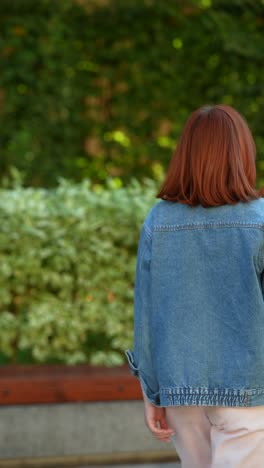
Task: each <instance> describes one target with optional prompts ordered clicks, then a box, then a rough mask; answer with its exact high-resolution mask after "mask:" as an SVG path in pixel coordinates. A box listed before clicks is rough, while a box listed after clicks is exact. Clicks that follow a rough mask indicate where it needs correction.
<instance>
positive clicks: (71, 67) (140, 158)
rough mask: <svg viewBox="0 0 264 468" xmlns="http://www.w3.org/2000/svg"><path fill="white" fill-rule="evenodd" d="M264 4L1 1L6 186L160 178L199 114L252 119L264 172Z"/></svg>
mask: <svg viewBox="0 0 264 468" xmlns="http://www.w3.org/2000/svg"><path fill="white" fill-rule="evenodd" d="M263 24H264V2H263V0H233V1H230V0H178V1H175V0H163V1H160V0H126V1H124V0H78V1H77V0H63V1H55V2H54V1H53V0H38V1H37V2H36V1H35V0H34V1H33V0H12V1H10V0H1V3H0V31H1V33H0V57H1V62H0V63H1V76H0V114H1V119H2V123H1V137H2V149H1V159H0V161H1V162H0V167H1V174H2V177H3V181H4V180H6V177H7V176H8V175H9V173H10V167H16V168H18V169H19V171H22V173H23V174H24V182H25V185H34V186H41V185H42V186H56V183H57V179H58V176H59V175H62V176H63V177H64V178H71V179H73V180H75V181H80V180H81V179H83V178H85V177H88V178H90V179H91V180H92V181H93V182H104V181H105V180H106V179H107V177H108V176H109V175H110V176H118V177H120V178H121V179H122V180H123V181H125V183H127V182H128V181H129V180H130V178H131V176H133V177H137V178H138V179H142V177H145V176H150V177H151V178H156V177H157V176H159V175H160V173H161V172H162V168H163V167H166V166H167V163H168V160H169V158H170V156H171V153H172V150H173V148H174V147H175V145H176V142H177V139H178V136H179V133H180V132H181V129H182V126H183V124H184V122H185V120H186V118H187V116H188V115H189V113H190V112H191V111H192V110H194V109H195V108H196V107H198V106H200V105H202V104H205V103H219V102H224V103H227V104H231V105H234V106H235V107H236V108H238V110H239V111H240V112H242V114H243V115H245V116H246V118H247V119H248V122H249V124H250V126H251V128H252V130H253V134H254V136H255V139H256V142H257V148H258V169H259V174H260V176H261V175H262V174H264V137H263V106H264V87H263V64H262V62H263V41H264V34H263Z"/></svg>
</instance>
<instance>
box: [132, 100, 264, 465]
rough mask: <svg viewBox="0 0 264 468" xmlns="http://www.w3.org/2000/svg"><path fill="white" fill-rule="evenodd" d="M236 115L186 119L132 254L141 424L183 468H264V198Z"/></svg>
mask: <svg viewBox="0 0 264 468" xmlns="http://www.w3.org/2000/svg"><path fill="white" fill-rule="evenodd" d="M255 158H256V151H255V144H254V141H253V138H252V135H251V133H250V130H249V128H248V126H247V124H246V122H245V120H244V119H243V118H242V117H241V115H240V114H239V113H238V112H237V111H236V110H235V109H233V108H232V107H230V106H226V105H215V106H205V107H202V108H200V109H198V110H196V111H195V112H194V113H193V114H192V115H191V116H190V118H189V120H188V121H187V123H186V125H185V127H184V129H183V132H182V135H181V138H180V140H179V143H178V146H177V149H176V152H175V155H174V156H173V158H172V160H171V163H170V166H169V170H168V174H167V176H166V179H165V181H164V183H163V185H162V187H161V190H160V192H159V193H158V195H157V197H158V198H160V199H161V200H160V201H159V202H158V203H156V204H155V205H154V206H153V208H152V209H151V210H150V212H149V213H148V215H147V217H146V219H145V222H144V224H143V227H142V230H141V235H140V241H139V247H138V255H137V267H136V278H135V302H134V351H131V350H126V355H127V358H128V361H129V365H130V369H131V372H132V373H133V374H134V375H135V376H137V377H138V378H139V380H140V384H141V387H142V392H143V398H144V405H145V421H146V424H147V426H148V428H149V429H150V430H151V431H152V433H153V434H154V436H156V437H157V438H158V439H159V440H163V441H169V440H172V441H173V443H174V445H175V447H176V450H177V452H178V454H179V456H180V458H181V461H182V467H183V468H207V467H214V468H238V467H239V468H242V467H243V468H246V467H247V468H263V467H264V199H263V198H261V197H262V195H263V194H264V189H261V190H256V189H255V188H254V186H255V181H256V168H255Z"/></svg>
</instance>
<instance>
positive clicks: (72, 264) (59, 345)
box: [0, 179, 157, 365]
mask: <svg viewBox="0 0 264 468" xmlns="http://www.w3.org/2000/svg"><path fill="white" fill-rule="evenodd" d="M156 190H157V187H156V185H155V184H154V183H153V182H151V181H145V184H144V186H142V185H140V184H139V183H138V182H137V181H136V180H133V181H132V183H131V184H129V186H128V187H127V188H123V187H120V181H119V180H118V179H117V180H115V179H113V180H108V182H107V188H106V189H103V188H102V187H101V186H95V187H94V188H93V189H91V183H90V182H89V181H84V182H82V183H80V184H70V183H69V182H68V181H66V180H63V179H62V180H61V182H60V185H59V186H58V187H56V188H54V189H50V190H47V189H33V188H26V189H25V188H21V187H17V188H16V189H15V190H4V189H2V190H1V191H0V224H1V230H0V362H2V363H5V362H13V363H14V362H61V363H67V364H75V363H81V362H89V363H92V364H106V365H116V364H120V363H122V362H124V349H125V348H126V347H129V346H131V344H132V343H131V341H132V334H133V288H134V284H133V283H134V273H135V259H136V249H137V244H138V237H139V231H140V228H141V225H142V222H143V219H144V218H145V216H146V213H147V211H148V210H149V208H150V207H151V206H152V205H153V203H154V201H155V194H156Z"/></svg>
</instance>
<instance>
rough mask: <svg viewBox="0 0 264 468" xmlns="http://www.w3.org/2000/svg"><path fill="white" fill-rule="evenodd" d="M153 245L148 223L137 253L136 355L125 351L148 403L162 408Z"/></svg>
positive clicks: (135, 290)
mask: <svg viewBox="0 0 264 468" xmlns="http://www.w3.org/2000/svg"><path fill="white" fill-rule="evenodd" d="M151 243H152V232H151V229H150V228H149V227H148V226H147V224H146V222H145V223H144V224H143V227H142V229H141V234H140V239H139V246H138V252H137V263H136V275H135V289H134V352H133V351H131V350H130V349H127V350H126V351H125V353H126V356H127V359H128V363H129V366H130V370H131V373H132V374H133V375H135V376H136V377H138V378H139V381H140V384H141V388H142V391H143V393H144V394H145V395H146V397H147V398H148V400H150V402H151V403H152V404H154V405H156V406H159V388H158V384H157V381H156V378H155V374H154V369H153V365H152V355H151V333H150V319H151Z"/></svg>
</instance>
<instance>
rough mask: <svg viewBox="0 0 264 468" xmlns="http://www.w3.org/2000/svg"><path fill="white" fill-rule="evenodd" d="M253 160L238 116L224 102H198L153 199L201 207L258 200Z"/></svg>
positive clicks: (249, 139) (251, 143) (260, 192)
mask: <svg viewBox="0 0 264 468" xmlns="http://www.w3.org/2000/svg"><path fill="white" fill-rule="evenodd" d="M255 161H256V146H255V143H254V140H253V137H252V134H251V132H250V130H249V127H248V125H247V123H246V121H245V120H244V119H243V117H242V116H241V115H240V114H239V113H238V112H237V111H236V110H235V109H233V108H232V107H230V106H227V105H222V104H221V105H215V106H203V107H201V108H199V109H197V110H196V111H195V112H193V114H192V115H191V116H190V118H189V119H188V121H187V123H186V124H185V127H184V129H183V132H182V134H181V137H180V140H179V143H178V146H177V148H176V151H175V154H174V155H173V157H172V159H171V162H170V165H169V169H168V173H167V176H166V178H165V181H164V183H163V185H162V187H161V189H160V191H159V193H158V194H157V198H163V199H165V200H170V201H174V202H180V203H185V204H186V203H187V204H189V205H191V206H197V205H199V204H201V205H202V206H204V207H209V206H219V205H225V204H235V203H237V202H239V201H242V202H248V201H250V200H254V199H257V198H260V197H261V196H262V195H264V188H262V189H259V190H256V189H255V188H254V187H255V183H256V166H255Z"/></svg>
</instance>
